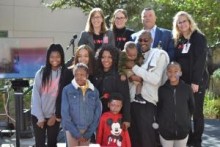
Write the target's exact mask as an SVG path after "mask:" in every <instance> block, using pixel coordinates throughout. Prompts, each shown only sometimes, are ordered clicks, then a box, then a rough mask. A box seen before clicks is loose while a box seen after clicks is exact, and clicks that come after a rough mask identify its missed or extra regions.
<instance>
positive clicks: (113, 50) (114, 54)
mask: <svg viewBox="0 0 220 147" xmlns="http://www.w3.org/2000/svg"><path fill="white" fill-rule="evenodd" d="M104 51H108V52H109V53H110V54H111V56H112V66H111V69H110V70H112V69H114V70H116V63H117V60H118V59H117V54H118V53H117V52H118V50H117V49H116V48H115V47H114V46H112V45H104V46H103V47H102V48H101V49H100V50H99V53H98V57H97V60H96V61H97V70H96V71H97V72H98V73H102V72H104V67H103V65H102V55H103V53H104Z"/></svg>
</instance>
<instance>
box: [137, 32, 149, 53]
mask: <svg viewBox="0 0 220 147" xmlns="http://www.w3.org/2000/svg"><path fill="white" fill-rule="evenodd" d="M151 42H152V38H151V34H150V32H147V31H145V32H143V33H142V34H141V35H140V36H139V39H138V43H139V45H140V46H141V51H142V52H143V53H145V52H147V51H149V50H150V47H151Z"/></svg>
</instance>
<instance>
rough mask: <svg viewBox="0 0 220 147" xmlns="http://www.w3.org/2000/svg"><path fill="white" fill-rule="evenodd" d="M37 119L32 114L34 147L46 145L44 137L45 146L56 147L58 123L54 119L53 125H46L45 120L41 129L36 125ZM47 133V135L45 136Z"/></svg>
mask: <svg viewBox="0 0 220 147" xmlns="http://www.w3.org/2000/svg"><path fill="white" fill-rule="evenodd" d="M37 121H38V119H37V118H36V117H35V116H33V115H32V124H33V129H34V136H35V146H36V147H46V145H45V142H46V137H47V146H48V147H56V146H57V136H58V134H59V127H60V123H59V122H57V121H56V123H55V124H54V125H53V126H48V125H47V124H46V122H45V125H44V128H43V129H41V128H40V127H38V126H37ZM46 134H47V136H46Z"/></svg>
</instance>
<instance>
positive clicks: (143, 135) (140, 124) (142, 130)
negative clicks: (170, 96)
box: [129, 102, 156, 147]
mask: <svg viewBox="0 0 220 147" xmlns="http://www.w3.org/2000/svg"><path fill="white" fill-rule="evenodd" d="M154 114H155V105H153V104H152V103H149V102H147V103H146V104H139V103H136V102H133V103H131V128H130V129H129V131H130V136H131V143H132V147H155V146H156V137H155V130H154V129H153V127H152V123H153V122H154Z"/></svg>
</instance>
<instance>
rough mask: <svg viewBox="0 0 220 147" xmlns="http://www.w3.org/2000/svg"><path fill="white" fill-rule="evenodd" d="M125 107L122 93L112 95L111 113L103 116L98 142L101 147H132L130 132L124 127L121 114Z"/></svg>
mask: <svg viewBox="0 0 220 147" xmlns="http://www.w3.org/2000/svg"><path fill="white" fill-rule="evenodd" d="M122 106H123V98H122V95H121V94H120V93H111V95H110V98H109V102H108V107H109V109H110V111H109V112H105V113H103V114H102V116H101V119H100V122H99V126H98V130H97V138H96V142H97V143H98V144H100V145H101V146H105V147H108V146H111V147H131V142H130V137H129V134H128V130H126V129H125V127H123V126H122V115H121V114H120V113H119V112H120V110H121V108H122Z"/></svg>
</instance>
